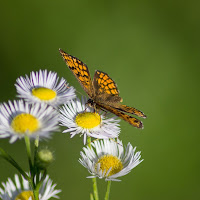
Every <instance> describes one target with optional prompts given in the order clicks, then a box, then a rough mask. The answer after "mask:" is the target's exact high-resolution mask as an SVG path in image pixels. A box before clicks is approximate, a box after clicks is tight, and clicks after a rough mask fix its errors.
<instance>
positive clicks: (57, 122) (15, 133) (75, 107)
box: [0, 70, 143, 200]
mask: <svg viewBox="0 0 200 200" xmlns="http://www.w3.org/2000/svg"><path fill="white" fill-rule="evenodd" d="M15 86H16V90H17V97H18V98H19V99H17V100H14V101H8V102H7V103H2V104H0V139H2V138H9V141H10V143H14V142H16V141H17V140H18V139H25V141H26V142H27V138H28V141H30V140H34V141H35V149H36V151H37V152H36V153H35V157H34V160H35V161H36V162H34V164H33V163H31V161H30V160H29V164H30V173H24V174H22V176H21V177H19V176H18V175H15V177H14V180H15V181H14V182H13V181H12V180H11V179H10V178H8V181H7V182H6V183H2V187H0V198H1V199H3V200H10V199H13V200H20V199H24V200H33V199H34V198H35V193H33V191H34V190H33V186H36V187H35V188H37V184H38V183H40V188H39V191H38V196H39V197H38V198H39V199H40V200H47V199H50V198H52V197H53V198H58V196H57V194H58V193H59V192H60V190H57V189H55V187H56V184H53V183H52V180H51V179H50V178H49V176H48V175H46V168H47V167H48V165H49V164H50V163H51V162H52V160H53V154H52V152H51V151H49V150H48V149H42V150H39V149H38V146H39V140H42V139H49V138H51V135H52V133H53V132H57V131H59V126H62V127H64V131H63V133H69V134H70V136H71V138H72V137H74V136H75V135H81V136H83V143H84V145H86V143H87V139H88V138H96V139H98V140H94V141H92V142H91V140H89V141H90V142H89V143H88V144H87V145H86V146H85V147H83V150H82V151H81V152H80V155H81V158H80V159H79V162H80V164H81V165H83V166H84V167H85V168H86V169H87V170H88V171H89V173H90V174H91V176H89V178H94V177H98V178H100V179H102V178H104V179H105V180H106V181H119V180H118V178H119V177H121V176H124V175H126V174H128V173H129V172H130V171H131V170H132V169H133V168H134V167H136V166H137V165H138V164H140V163H141V162H142V161H143V160H142V159H141V155H140V154H141V152H136V148H133V146H132V145H131V144H130V143H128V145H127V146H123V144H122V141H121V140H119V139H117V138H118V136H119V134H120V125H119V122H120V120H119V119H117V118H116V116H113V115H111V114H109V113H105V112H103V111H99V112H95V111H94V108H91V107H89V106H88V104H87V101H88V99H87V98H86V97H81V99H79V98H78V97H77V96H76V94H75V89H74V87H72V86H69V84H68V83H67V81H66V80H65V79H64V78H61V79H59V77H58V75H57V73H55V72H51V71H49V72H48V71H47V70H40V71H38V72H31V73H30V76H28V75H25V77H22V76H21V77H19V78H18V79H17V80H16V83H15ZM26 144H28V143H26ZM2 152H4V151H3V150H1V149H0V156H1V155H4V154H3V153H2ZM6 156H7V155H6V154H5V155H4V158H5V157H6ZM7 157H9V156H7ZM11 164H12V163H11ZM16 168H17V169H18V170H19V168H20V167H18V165H17V167H16ZM33 169H35V170H33ZM20 170H21V169H20ZM20 170H19V171H20ZM31 170H32V171H31ZM35 171H36V172H37V173H35ZM27 177H31V178H32V180H33V182H32V185H30V182H29V181H28V180H27Z"/></svg>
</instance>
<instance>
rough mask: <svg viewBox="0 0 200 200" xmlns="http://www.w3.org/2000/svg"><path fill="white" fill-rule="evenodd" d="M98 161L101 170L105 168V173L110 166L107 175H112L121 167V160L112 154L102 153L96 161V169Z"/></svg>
mask: <svg viewBox="0 0 200 200" xmlns="http://www.w3.org/2000/svg"><path fill="white" fill-rule="evenodd" d="M98 163H100V169H101V170H102V172H104V170H105V171H106V173H107V171H108V170H109V169H110V168H111V167H112V169H111V171H110V172H109V174H108V176H112V175H114V174H116V173H118V172H120V171H121V170H122V169H123V165H122V162H121V160H120V159H119V158H118V157H116V156H113V155H104V156H102V157H101V158H99V160H98V162H97V163H96V169H97V164H98Z"/></svg>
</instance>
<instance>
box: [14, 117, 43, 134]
mask: <svg viewBox="0 0 200 200" xmlns="http://www.w3.org/2000/svg"><path fill="white" fill-rule="evenodd" d="M11 127H12V128H13V130H14V131H15V132H17V133H21V134H23V133H25V132H27V131H28V132H29V133H32V132H35V131H36V130H38V129H39V121H38V119H37V118H35V117H34V116H33V115H31V114H28V113H21V114H19V115H17V116H16V117H14V119H13V120H12V122H11Z"/></svg>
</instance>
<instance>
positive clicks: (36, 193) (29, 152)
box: [24, 136, 39, 200]
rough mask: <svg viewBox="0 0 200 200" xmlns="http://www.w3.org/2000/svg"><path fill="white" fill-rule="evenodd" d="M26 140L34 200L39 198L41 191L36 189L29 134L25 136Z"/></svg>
mask: <svg viewBox="0 0 200 200" xmlns="http://www.w3.org/2000/svg"><path fill="white" fill-rule="evenodd" d="M24 140H25V144H26V151H27V156H28V162H29V168H30V174H31V181H29V183H30V185H31V188H32V190H33V195H34V200H39V193H38V191H37V190H36V185H35V183H34V177H35V172H34V166H33V163H32V159H31V145H30V139H29V137H28V136H25V137H24Z"/></svg>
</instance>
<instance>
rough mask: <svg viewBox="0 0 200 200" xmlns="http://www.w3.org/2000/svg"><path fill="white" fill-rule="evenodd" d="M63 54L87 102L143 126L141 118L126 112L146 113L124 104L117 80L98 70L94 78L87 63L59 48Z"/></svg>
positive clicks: (143, 116) (140, 115) (142, 114)
mask: <svg viewBox="0 0 200 200" xmlns="http://www.w3.org/2000/svg"><path fill="white" fill-rule="evenodd" d="M59 51H60V54H61V56H62V57H63V59H64V61H65V63H66V64H67V66H68V67H69V69H70V70H71V71H72V72H73V74H74V76H75V77H76V78H77V80H78V81H79V83H80V84H81V86H82V87H83V89H84V90H85V92H86V93H87V94H88V96H89V99H88V102H87V104H88V105H90V106H91V107H93V108H94V109H95V110H96V109H102V110H104V111H109V112H111V113H113V114H115V115H117V116H118V117H120V118H121V119H123V120H125V121H127V122H128V123H129V124H131V125H132V126H134V127H137V128H143V124H142V122H141V121H140V120H138V119H136V118H135V117H132V116H130V115H128V114H126V113H129V114H134V115H136V116H138V117H142V118H146V115H145V114H144V113H142V112H141V111H139V110H137V109H136V108H133V107H129V106H126V105H122V104H121V102H122V98H121V97H120V96H119V90H118V89H117V86H116V84H115V82H114V81H113V80H112V79H111V78H110V77H109V76H108V74H107V73H105V72H102V71H99V70H96V71H95V74H94V78H93V80H92V79H91V76H90V72H89V70H88V67H87V65H86V64H84V63H83V62H82V61H81V60H79V59H78V58H76V57H74V56H71V55H69V54H67V53H65V52H64V51H63V50H61V49H59Z"/></svg>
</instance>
